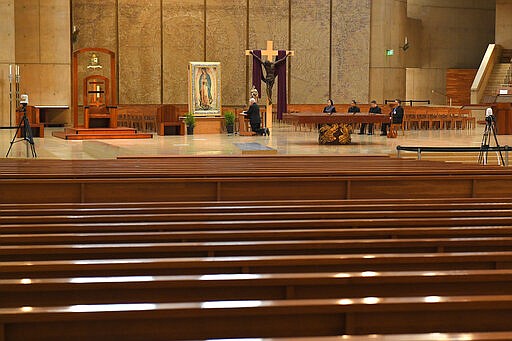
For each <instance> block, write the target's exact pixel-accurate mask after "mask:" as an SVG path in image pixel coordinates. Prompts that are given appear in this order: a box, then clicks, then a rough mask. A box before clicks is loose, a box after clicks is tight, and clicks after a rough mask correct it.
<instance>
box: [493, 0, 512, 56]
mask: <svg viewBox="0 0 512 341" xmlns="http://www.w3.org/2000/svg"><path fill="white" fill-rule="evenodd" d="M510 18H512V0H496V44H499V45H501V46H503V47H504V48H505V49H512V21H511V20H510Z"/></svg>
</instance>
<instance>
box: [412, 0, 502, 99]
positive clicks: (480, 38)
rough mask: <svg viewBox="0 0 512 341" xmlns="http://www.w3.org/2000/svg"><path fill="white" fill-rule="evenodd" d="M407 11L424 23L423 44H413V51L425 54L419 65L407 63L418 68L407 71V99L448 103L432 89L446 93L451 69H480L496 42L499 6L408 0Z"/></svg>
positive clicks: (485, 1) (480, 0) (479, 0)
mask: <svg viewBox="0 0 512 341" xmlns="http://www.w3.org/2000/svg"><path fill="white" fill-rule="evenodd" d="M407 11H408V16H409V17H410V18H413V19H415V20H420V21H421V40H420V42H419V43H420V44H419V46H416V44H415V43H414V44H413V43H411V50H410V51H411V52H412V51H415V50H419V51H421V55H420V60H419V63H417V62H418V60H416V63H409V62H407V64H408V66H411V67H414V68H415V69H413V70H409V71H408V72H407V76H408V78H407V83H408V85H407V99H429V98H430V99H431V100H432V101H433V103H434V104H445V103H446V98H445V97H444V96H441V95H436V94H432V90H435V91H437V92H441V93H446V70H447V69H450V68H462V69H463V68H469V69H474V68H478V66H479V65H480V62H481V60H482V57H483V55H484V53H485V50H486V48H487V46H488V44H490V43H493V42H494V32H495V14H496V12H495V3H494V1H489V0H473V1H466V0H451V1H449V2H448V1H444V0H408V4H407ZM498 15H499V14H498ZM408 53H409V51H408ZM417 68H421V70H419V69H417ZM409 77H412V78H411V79H409ZM409 83H411V84H409Z"/></svg>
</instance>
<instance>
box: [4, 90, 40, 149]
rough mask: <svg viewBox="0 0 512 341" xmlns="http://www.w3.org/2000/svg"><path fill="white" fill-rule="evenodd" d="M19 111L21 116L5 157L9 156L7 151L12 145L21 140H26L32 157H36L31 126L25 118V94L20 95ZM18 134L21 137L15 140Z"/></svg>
mask: <svg viewBox="0 0 512 341" xmlns="http://www.w3.org/2000/svg"><path fill="white" fill-rule="evenodd" d="M20 103H21V111H22V112H23V117H22V118H21V120H20V123H19V124H18V127H17V128H16V132H15V133H14V136H13V138H12V140H11V145H10V146H9V150H8V151H7V154H5V157H9V153H10V152H11V149H12V146H13V145H14V144H15V143H17V142H21V141H27V143H28V145H30V150H31V152H32V157H37V154H36V147H35V145H34V137H33V135H32V128H31V127H30V122H29V120H28V118H27V104H28V96H27V95H21V100H20ZM18 134H20V136H21V138H20V139H19V140H16V138H17V136H18ZM28 145H27V155H28Z"/></svg>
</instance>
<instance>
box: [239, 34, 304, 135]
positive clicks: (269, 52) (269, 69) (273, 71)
mask: <svg viewBox="0 0 512 341" xmlns="http://www.w3.org/2000/svg"><path fill="white" fill-rule="evenodd" d="M245 55H246V56H249V55H252V56H254V57H255V58H256V59H257V60H258V61H259V62H260V63H261V64H262V65H263V67H264V68H265V72H266V75H265V77H264V78H263V79H262V81H263V82H264V83H265V84H266V88H267V110H266V116H265V126H266V127H267V128H271V127H272V88H273V86H274V81H275V79H276V77H277V67H278V66H279V65H280V64H281V63H283V62H284V61H285V60H286V58H288V56H294V55H295V52H294V51H288V50H287V51H286V56H285V57H284V58H282V59H279V60H276V61H275V62H274V61H273V59H274V57H275V56H277V55H278V50H274V42H273V41H272V40H267V49H266V50H262V51H261V56H262V57H267V58H266V60H265V61H263V60H262V59H261V58H259V57H258V56H256V55H254V53H253V50H246V51H245Z"/></svg>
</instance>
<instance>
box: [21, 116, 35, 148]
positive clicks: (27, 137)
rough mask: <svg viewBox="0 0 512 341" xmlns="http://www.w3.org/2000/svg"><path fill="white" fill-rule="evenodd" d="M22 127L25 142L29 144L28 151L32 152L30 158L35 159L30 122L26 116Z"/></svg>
mask: <svg viewBox="0 0 512 341" xmlns="http://www.w3.org/2000/svg"><path fill="white" fill-rule="evenodd" d="M23 122H24V123H23V125H24V128H25V129H24V132H25V136H24V138H25V140H27V142H28V143H29V144H30V149H31V151H32V157H37V154H36V147H35V144H34V136H33V134H32V128H31V127H30V122H29V121H28V118H27V116H24V118H23ZM27 155H28V150H27Z"/></svg>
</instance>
